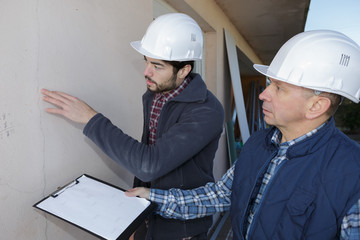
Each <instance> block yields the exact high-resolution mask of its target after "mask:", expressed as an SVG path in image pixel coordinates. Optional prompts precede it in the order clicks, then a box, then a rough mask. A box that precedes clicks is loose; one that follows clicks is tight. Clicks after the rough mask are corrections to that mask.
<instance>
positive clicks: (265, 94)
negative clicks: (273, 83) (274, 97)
mask: <svg viewBox="0 0 360 240" xmlns="http://www.w3.org/2000/svg"><path fill="white" fill-rule="evenodd" d="M259 99H260V100H261V101H270V94H269V86H267V87H266V88H265V90H264V91H262V93H260V95H259Z"/></svg>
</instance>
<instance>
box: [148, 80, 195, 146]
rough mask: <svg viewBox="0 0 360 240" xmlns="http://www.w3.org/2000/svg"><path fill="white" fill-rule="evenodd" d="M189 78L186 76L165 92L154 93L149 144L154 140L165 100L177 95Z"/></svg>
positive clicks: (187, 83)
mask: <svg viewBox="0 0 360 240" xmlns="http://www.w3.org/2000/svg"><path fill="white" fill-rule="evenodd" d="M190 80H191V78H190V77H187V78H185V80H184V81H183V82H182V83H181V84H180V86H178V87H177V88H176V89H174V90H171V91H170V92H167V93H156V94H155V96H154V99H153V101H152V105H151V112H150V122H149V145H152V144H154V143H155V142H156V129H157V125H158V121H159V117H160V112H161V109H162V108H163V106H164V105H165V103H166V102H168V101H169V100H170V99H172V98H174V97H176V96H177V95H179V94H180V93H181V92H182V91H183V90H184V89H185V88H186V86H187V85H189V83H190Z"/></svg>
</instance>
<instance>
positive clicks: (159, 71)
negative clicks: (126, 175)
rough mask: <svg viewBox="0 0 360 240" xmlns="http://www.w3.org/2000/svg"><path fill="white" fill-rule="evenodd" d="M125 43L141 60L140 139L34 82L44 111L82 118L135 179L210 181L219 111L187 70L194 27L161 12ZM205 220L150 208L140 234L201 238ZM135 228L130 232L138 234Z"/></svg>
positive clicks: (198, 54) (197, 35) (195, 39)
mask: <svg viewBox="0 0 360 240" xmlns="http://www.w3.org/2000/svg"><path fill="white" fill-rule="evenodd" d="M131 45H132V47H133V48H134V49H135V50H137V51H138V52H139V53H141V54H142V55H144V60H145V70H144V76H145V80H146V84H147V91H146V92H145V94H144V95H143V111H144V128H143V135H142V139H141V142H138V141H137V140H135V139H134V138H132V137H130V136H128V135H126V134H125V133H123V132H122V130H121V129H119V128H117V127H116V126H114V125H113V124H112V123H111V122H110V120H109V119H107V118H106V117H105V116H103V115H102V114H101V113H98V112H97V111H95V110H94V109H92V108H91V107H90V106H89V105H87V104H86V103H85V102H83V101H82V100H80V99H78V98H76V97H73V96H70V95H68V94H66V93H63V92H58V91H49V90H46V89H42V93H43V94H44V97H43V100H44V101H46V102H49V103H51V104H54V105H56V106H57V108H48V109H46V111H47V112H49V113H54V114H58V115H62V116H64V117H66V118H68V119H70V120H72V121H75V122H78V123H83V124H86V125H85V127H84V130H83V133H84V134H85V135H86V136H87V137H89V138H90V139H91V140H92V141H93V142H94V143H95V144H97V146H99V147H100V148H101V149H102V150H103V151H104V152H105V153H106V154H107V155H108V156H109V157H110V158H112V159H113V160H114V161H116V162H118V163H119V164H121V165H122V166H123V167H125V168H126V169H128V170H129V171H130V172H131V173H133V174H134V175H135V176H136V178H135V180H134V186H135V187H136V186H147V187H150V186H151V187H155V188H160V189H169V188H174V187H175V188H181V189H189V188H194V187H198V186H201V185H203V184H205V183H207V182H209V181H210V182H211V181H214V178H213V173H212V172H213V158H214V156H215V152H216V150H217V147H218V141H219V137H220V134H221V132H222V129H223V118H224V113H223V108H222V106H221V104H220V102H219V101H218V100H217V99H216V97H215V96H214V95H213V94H212V93H211V92H210V91H208V90H207V88H206V85H205V83H204V81H203V80H202V78H201V76H200V75H198V74H195V73H192V72H191V71H192V69H193V66H194V61H195V60H200V59H201V58H202V46H203V37H202V31H201V29H200V27H199V26H198V24H197V23H196V22H195V21H194V20H193V19H192V18H190V17H189V16H187V15H185V14H181V13H172V14H165V15H162V16H160V17H158V18H156V19H155V20H154V21H153V22H152V24H151V25H150V26H149V27H148V29H147V31H146V33H145V35H144V37H143V39H142V40H141V41H136V42H132V43H131ZM195 176H196V177H195ZM211 224H212V218H211V217H204V218H200V219H195V220H187V221H182V220H172V219H166V218H163V217H161V216H160V215H153V216H151V217H150V218H149V221H148V223H147V226H148V228H147V229H148V230H147V236H146V238H147V239H206V235H207V231H208V229H209V227H210V226H211ZM137 233H139V235H138V236H136V235H137V234H136V235H135V239H141V238H142V239H143V237H141V238H140V231H137Z"/></svg>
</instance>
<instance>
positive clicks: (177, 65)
mask: <svg viewBox="0 0 360 240" xmlns="http://www.w3.org/2000/svg"><path fill="white" fill-rule="evenodd" d="M163 61H164V62H166V63H168V64H170V65H171V66H173V68H174V74H177V72H178V71H179V70H180V69H182V68H183V67H185V66H186V65H190V66H191V70H190V72H189V74H190V73H191V72H192V70H193V69H194V61H184V62H180V61H166V60H163Z"/></svg>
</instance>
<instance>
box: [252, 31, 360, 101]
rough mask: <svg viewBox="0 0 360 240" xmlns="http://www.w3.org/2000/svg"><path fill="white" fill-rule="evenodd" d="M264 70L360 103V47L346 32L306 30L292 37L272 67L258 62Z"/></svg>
mask: <svg viewBox="0 0 360 240" xmlns="http://www.w3.org/2000/svg"><path fill="white" fill-rule="evenodd" d="M254 68H255V69H256V70H257V71H259V72H260V73H262V74H264V75H266V76H268V77H271V78H274V79H277V80H280V81H284V82H287V83H290V84H294V85H297V86H301V87H305V88H309V89H314V90H318V91H323V92H330V93H335V94H338V95H341V96H344V97H346V98H348V99H350V100H352V101H353V102H356V103H358V102H359V99H360V47H359V45H357V44H356V43H355V42H354V41H353V40H351V39H350V38H348V37H347V36H345V35H344V34H342V33H339V32H336V31H330V30H313V31H307V32H302V33H300V34H297V35H295V36H294V37H292V38H291V39H290V40H288V41H287V42H286V43H285V44H284V45H283V46H282V47H281V48H280V50H279V51H278V52H277V54H276V55H275V57H274V59H273V60H272V62H271V64H270V66H264V65H259V64H255V65H254Z"/></svg>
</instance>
